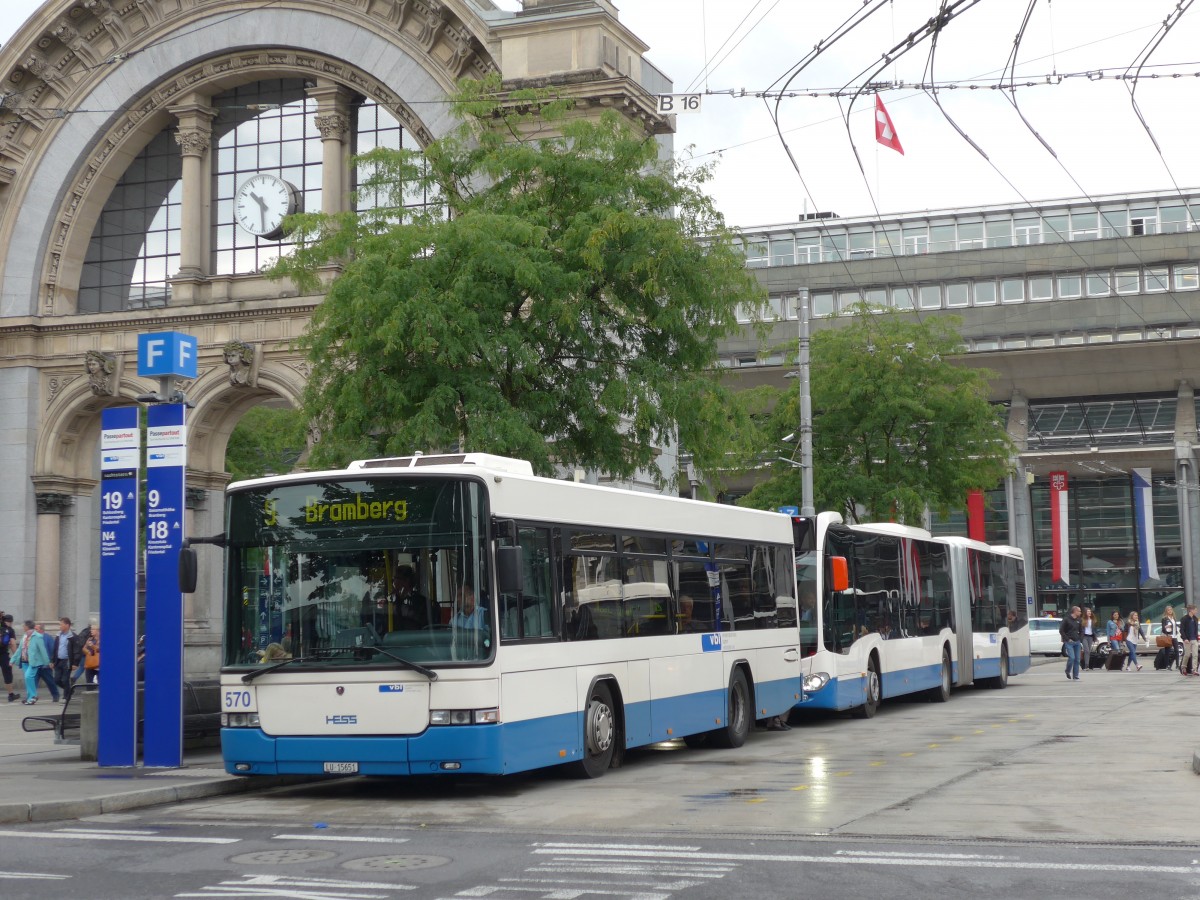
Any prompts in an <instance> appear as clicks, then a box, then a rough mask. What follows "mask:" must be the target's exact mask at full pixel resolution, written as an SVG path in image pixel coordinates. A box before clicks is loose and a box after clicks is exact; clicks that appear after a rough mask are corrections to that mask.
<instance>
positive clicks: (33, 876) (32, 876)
mask: <svg viewBox="0 0 1200 900" xmlns="http://www.w3.org/2000/svg"><path fill="white" fill-rule="evenodd" d="M70 877H71V876H70V875H56V874H53V873H50V872H0V878H8V879H11V880H14V881H20V880H22V879H26V880H31V881H38V880H40V881H62V880H63V879H66V878H70Z"/></svg>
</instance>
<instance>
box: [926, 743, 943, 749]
mask: <svg viewBox="0 0 1200 900" xmlns="http://www.w3.org/2000/svg"><path fill="white" fill-rule="evenodd" d="M940 746H942V745H941V744H930V745H929V749H930V750H936V749H937V748H938V747H940Z"/></svg>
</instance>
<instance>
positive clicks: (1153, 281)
mask: <svg viewBox="0 0 1200 900" xmlns="http://www.w3.org/2000/svg"><path fill="white" fill-rule="evenodd" d="M1170 289H1171V277H1170V273H1169V272H1168V270H1167V267H1166V266H1147V268H1146V293H1147V294H1161V293H1162V292H1163V291H1168V290H1170Z"/></svg>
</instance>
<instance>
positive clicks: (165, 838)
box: [0, 831, 241, 844]
mask: <svg viewBox="0 0 1200 900" xmlns="http://www.w3.org/2000/svg"><path fill="white" fill-rule="evenodd" d="M0 837H17V838H21V837H23V838H42V839H44V838H50V839H54V838H58V839H59V840H63V839H66V840H72V841H129V842H131V843H148V844H236V843H238V842H239V841H241V838H212V837H175V836H173V835H148V834H113V833H112V832H104V831H97V832H94V833H92V832H84V833H81V832H70V831H0Z"/></svg>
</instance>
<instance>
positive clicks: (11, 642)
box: [0, 612, 17, 703]
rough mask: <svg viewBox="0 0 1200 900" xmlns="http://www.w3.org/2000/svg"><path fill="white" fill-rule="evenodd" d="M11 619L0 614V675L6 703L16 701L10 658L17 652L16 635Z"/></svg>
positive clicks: (3, 613) (7, 615)
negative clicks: (6, 698) (2, 678)
mask: <svg viewBox="0 0 1200 900" xmlns="http://www.w3.org/2000/svg"><path fill="white" fill-rule="evenodd" d="M12 621H13V617H12V616H11V615H9V614H8V613H6V612H0V675H3V676H4V689H5V690H6V691H8V702H9V703H12V702H13V701H14V700H16V699H17V694H16V692H15V691H14V690H13V675H12V657H13V654H14V653H16V652H17V633H16V632H15V631H13V627H12Z"/></svg>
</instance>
